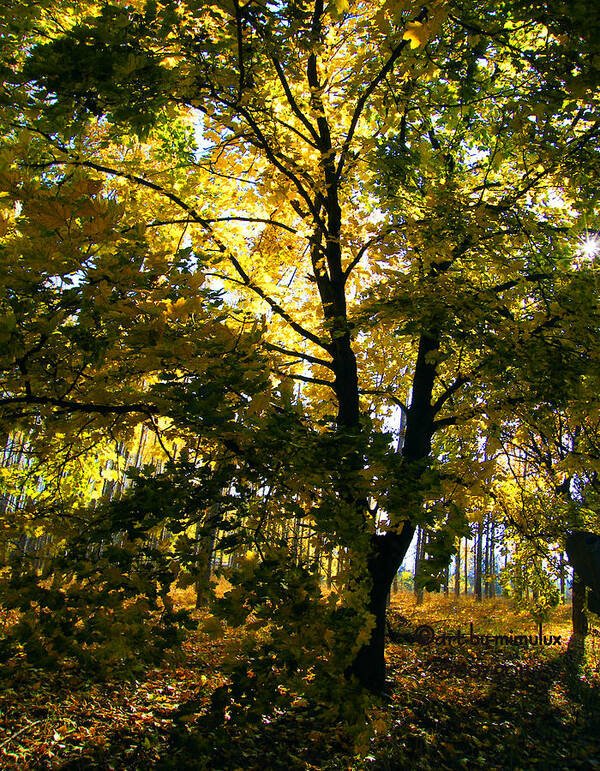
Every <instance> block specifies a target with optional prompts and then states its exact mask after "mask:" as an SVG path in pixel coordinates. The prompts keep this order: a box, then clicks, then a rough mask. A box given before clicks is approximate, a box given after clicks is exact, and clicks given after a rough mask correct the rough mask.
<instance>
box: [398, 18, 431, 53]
mask: <svg viewBox="0 0 600 771" xmlns="http://www.w3.org/2000/svg"><path fill="white" fill-rule="evenodd" d="M430 32H431V28H430V27H429V25H428V24H421V22H420V21H411V22H410V23H409V24H407V25H406V30H405V32H404V35H402V39H403V40H410V47H411V48H418V47H419V46H422V45H425V43H426V42H427V41H428V40H429V34H430Z"/></svg>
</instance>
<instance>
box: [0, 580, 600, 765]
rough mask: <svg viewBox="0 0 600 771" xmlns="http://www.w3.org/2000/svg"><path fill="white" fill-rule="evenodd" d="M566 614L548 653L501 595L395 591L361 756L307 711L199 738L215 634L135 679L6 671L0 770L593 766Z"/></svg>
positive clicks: (586, 697) (588, 712)
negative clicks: (383, 680)
mask: <svg viewBox="0 0 600 771" xmlns="http://www.w3.org/2000/svg"><path fill="white" fill-rule="evenodd" d="M569 610H570V609H569V608H559V609H557V610H556V611H555V612H554V615H553V617H552V619H551V620H550V621H548V622H547V623H546V624H545V625H544V628H543V634H544V635H546V640H547V641H549V642H550V641H551V642H552V644H551V645H547V646H542V647H540V646H537V645H530V644H529V643H528V644H527V645H525V644H524V641H523V640H522V639H521V640H520V641H519V642H518V643H515V642H514V639H515V636H518V635H527V636H529V635H532V637H533V636H535V635H536V634H537V632H538V630H537V629H536V625H535V624H534V622H533V621H532V620H531V619H530V618H529V617H528V616H527V614H525V613H521V614H519V613H517V612H515V611H514V610H512V609H511V606H510V604H509V603H508V601H506V600H484V601H483V602H482V603H475V602H474V601H473V600H472V599H471V598H460V599H458V600H455V599H454V598H444V597H443V596H438V595H430V596H429V597H427V598H426V600H425V602H424V603H423V604H422V605H420V606H417V605H415V602H414V598H413V597H412V595H408V594H405V595H398V596H397V597H396V598H394V601H393V605H392V610H391V614H390V616H391V633H392V638H393V640H394V641H393V642H392V641H390V643H389V646H388V650H387V657H388V667H389V681H390V682H389V691H388V694H387V697H386V699H385V701H383V702H381V703H380V704H379V705H377V706H375V707H374V709H373V713H372V716H371V717H372V719H373V722H374V724H375V726H376V730H377V733H376V736H375V737H374V738H372V739H371V740H370V741H368V743H367V744H363V746H362V747H357V746H356V745H355V744H353V742H352V740H351V739H350V738H349V736H348V735H347V734H346V733H345V731H344V728H343V727H342V726H337V727H336V726H329V727H327V728H325V727H324V726H323V725H321V724H320V723H319V720H318V717H317V716H315V715H313V714H311V712H310V710H307V709H306V708H305V707H304V708H303V707H299V708H298V709H297V710H296V711H295V712H294V713H293V714H289V713H288V714H286V713H283V712H281V713H277V714H273V715H270V716H268V717H266V716H265V718H264V719H263V720H262V721H261V723H260V724H258V725H251V726H250V727H247V728H245V729H244V730H240V729H237V728H234V727H226V728H219V729H215V730H212V731H207V730H206V725H205V722H204V717H203V716H205V715H206V710H207V709H208V706H209V704H210V694H211V692H212V691H213V689H214V688H215V687H216V686H217V685H219V684H220V683H221V682H222V679H221V676H220V674H219V662H220V660H221V659H222V656H223V651H224V649H225V648H226V646H227V637H225V638H224V639H222V640H218V641H214V640H209V639H208V638H207V637H206V636H203V635H200V634H199V635H198V636H197V637H194V638H193V639H191V640H190V641H189V643H188V645H187V646H186V649H185V656H184V660H182V661H181V662H179V663H178V665H176V666H174V665H170V666H165V667H163V668H161V669H155V670H152V671H151V672H150V673H149V674H148V677H147V678H146V679H145V680H144V681H143V682H134V683H118V682H108V683H93V682H90V681H88V680H85V679H83V678H81V677H80V676H78V675H77V673H75V672H71V673H68V672H67V673H65V672H61V673H56V674H53V675H48V674H45V673H42V672H39V671H35V670H33V671H32V670H28V671H21V670H17V669H15V670H14V671H8V672H6V673H4V677H3V680H2V683H1V686H2V691H1V692H0V767H2V768H5V769H14V770H15V771H16V770H17V769H18V771H25V770H26V769H32V770H33V769H70V770H71V769H72V770H73V771H75V769H81V770H82V771H83V770H84V769H115V771H116V770H117V769H119V770H120V769H140V771H143V770H144V769H149V768H171V769H210V770H211V771H213V769H214V770H216V769H223V770H224V771H225V769H231V770H232V771H233V770H235V769H244V771H250V770H251V769H261V771H271V769H272V770H273V771H277V769H286V770H287V771H290V770H292V769H330V770H333V769H356V770H357V771H363V769H364V770H366V769H373V770H377V771H385V770H386V769H408V768H410V769H431V768H436V769H460V768H465V769H502V770H504V769H533V768H542V767H543V768H546V769H556V770H557V771H558V770H559V769H565V770H566V769H569V770H570V769H575V768H581V769H594V768H598V769H600V667H599V662H600V630H592V634H591V635H590V636H589V637H588V651H587V655H586V657H585V658H583V659H582V658H581V657H580V656H579V655H578V654H577V653H573V652H570V653H569V652H568V651H567V642H568V638H569V632H570V624H569V620H568V614H569ZM471 625H472V626H471ZM417 629H418V630H419V631H418V633H417V638H418V639H416V640H415V639H414V635H415V630H417ZM431 630H433V631H431ZM459 631H460V632H461V633H462V637H461V638H460V639H457V632H459ZM594 631H596V634H594ZM432 635H433V637H432ZM483 635H492V636H494V635H504V636H507V637H508V641H507V640H503V641H501V642H498V643H497V642H496V641H495V639H493V637H490V638H488V639H487V640H485V641H484V640H483V638H482V636H483ZM511 635H512V640H513V642H510V639H511ZM411 637H412V639H411ZM558 637H560V638H561V639H560V642H559V641H558V640H557V639H555V638H558Z"/></svg>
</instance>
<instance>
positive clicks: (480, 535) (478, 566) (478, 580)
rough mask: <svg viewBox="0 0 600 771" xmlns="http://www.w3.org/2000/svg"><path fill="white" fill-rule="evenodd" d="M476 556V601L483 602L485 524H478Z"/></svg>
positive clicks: (474, 575)
mask: <svg viewBox="0 0 600 771" xmlns="http://www.w3.org/2000/svg"><path fill="white" fill-rule="evenodd" d="M474 545H475V554H474V560H473V563H474V564H473V591H474V593H475V599H476V600H477V601H478V602H481V562H482V559H481V558H482V547H483V522H478V523H477V535H476V537H475V544H474Z"/></svg>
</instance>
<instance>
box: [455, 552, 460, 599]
mask: <svg viewBox="0 0 600 771" xmlns="http://www.w3.org/2000/svg"><path fill="white" fill-rule="evenodd" d="M460 541H461V539H460V538H459V539H458V549H457V550H456V558H455V562H454V596H455V597H458V596H459V594H460Z"/></svg>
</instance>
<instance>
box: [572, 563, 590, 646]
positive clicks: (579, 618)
mask: <svg viewBox="0 0 600 771" xmlns="http://www.w3.org/2000/svg"><path fill="white" fill-rule="evenodd" d="M572 620H573V635H576V636H579V637H585V636H586V635H587V633H588V620H587V615H586V613H585V584H584V583H583V581H582V580H581V578H579V576H578V575H577V573H573V611H572Z"/></svg>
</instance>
